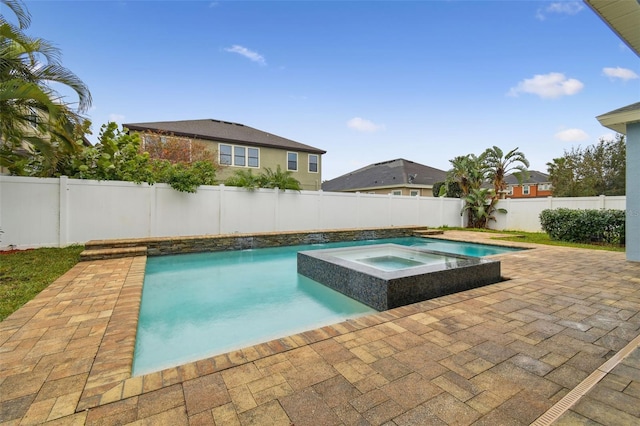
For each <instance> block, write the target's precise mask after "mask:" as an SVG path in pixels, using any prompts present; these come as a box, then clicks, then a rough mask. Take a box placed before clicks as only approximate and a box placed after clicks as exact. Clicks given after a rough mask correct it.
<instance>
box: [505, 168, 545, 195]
mask: <svg viewBox="0 0 640 426" xmlns="http://www.w3.org/2000/svg"><path fill="white" fill-rule="evenodd" d="M505 181H506V182H507V184H508V186H507V191H506V198H534V197H550V196H551V195H552V189H553V188H552V187H551V181H550V180H549V175H548V174H546V173H542V172H537V171H535V170H529V177H528V178H527V179H524V180H523V181H522V182H518V179H517V178H516V176H514V175H513V174H511V175H509V176H506V177H505Z"/></svg>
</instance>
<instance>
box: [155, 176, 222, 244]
mask: <svg viewBox="0 0 640 426" xmlns="http://www.w3.org/2000/svg"><path fill="white" fill-rule="evenodd" d="M151 189H152V192H153V194H152V197H151V203H152V204H153V205H152V208H151V210H150V212H151V219H150V220H151V223H150V232H149V236H157V237H170V236H174V235H204V234H214V235H215V234H220V233H221V232H220V193H221V187H219V186H201V187H199V188H198V192H196V193H195V194H188V193H184V192H178V191H176V190H175V189H173V188H171V187H170V186H169V185H154V186H153V187H152V188H151Z"/></svg>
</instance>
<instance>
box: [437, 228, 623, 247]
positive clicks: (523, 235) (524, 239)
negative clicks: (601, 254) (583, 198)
mask: <svg viewBox="0 0 640 426" xmlns="http://www.w3.org/2000/svg"><path fill="white" fill-rule="evenodd" d="M439 229H442V230H443V231H446V230H456V231H472V232H488V233H494V234H510V235H512V236H511V237H495V238H494V239H496V240H504V241H516V242H521V243H533V244H546V245H550V246H563V247H576V248H587V249H593V250H608V251H620V252H624V250H625V248H624V247H621V246H616V245H608V244H581V243H568V242H566V241H555V240H552V239H551V238H549V235H547V234H546V233H545V232H523V231H494V230H492V229H471V228H439Z"/></svg>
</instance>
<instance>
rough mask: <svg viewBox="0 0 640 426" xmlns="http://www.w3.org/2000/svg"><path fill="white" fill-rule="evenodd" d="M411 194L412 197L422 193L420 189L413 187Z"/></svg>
mask: <svg viewBox="0 0 640 426" xmlns="http://www.w3.org/2000/svg"><path fill="white" fill-rule="evenodd" d="M409 195H411V196H412V197H417V196H418V195H420V191H418V190H417V189H412V190H411V191H409Z"/></svg>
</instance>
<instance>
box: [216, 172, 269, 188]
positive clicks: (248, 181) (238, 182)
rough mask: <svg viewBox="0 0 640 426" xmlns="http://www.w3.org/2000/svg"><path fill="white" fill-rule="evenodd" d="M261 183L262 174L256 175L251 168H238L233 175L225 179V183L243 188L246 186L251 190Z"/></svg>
mask: <svg viewBox="0 0 640 426" xmlns="http://www.w3.org/2000/svg"><path fill="white" fill-rule="evenodd" d="M260 183H261V179H260V176H255V175H254V174H253V171H252V170H251V169H246V170H245V169H240V170H236V171H235V172H234V174H233V176H231V177H229V178H227V180H225V181H224V184H225V185H228V186H238V187H241V188H246V189H248V190H249V191H253V190H254V189H256V188H259V187H260Z"/></svg>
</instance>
